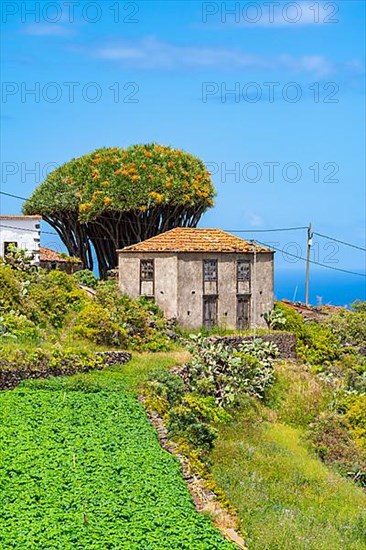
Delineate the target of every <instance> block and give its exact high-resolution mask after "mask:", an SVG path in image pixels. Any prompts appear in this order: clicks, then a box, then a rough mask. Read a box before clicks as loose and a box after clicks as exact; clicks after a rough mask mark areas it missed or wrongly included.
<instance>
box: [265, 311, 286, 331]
mask: <svg viewBox="0 0 366 550" xmlns="http://www.w3.org/2000/svg"><path fill="white" fill-rule="evenodd" d="M262 317H263V319H264V320H265V322H266V323H267V326H268V328H269V329H271V330H276V329H278V330H279V329H283V328H284V327H285V326H286V324H287V321H286V317H285V316H284V314H283V312H282V311H281V310H279V309H275V308H273V309H271V310H270V311H266V312H265V313H263V314H262Z"/></svg>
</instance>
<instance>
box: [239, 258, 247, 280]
mask: <svg viewBox="0 0 366 550" xmlns="http://www.w3.org/2000/svg"><path fill="white" fill-rule="evenodd" d="M236 274H237V279H238V281H249V280H250V263H249V262H248V261H247V260H238V263H237V272H236Z"/></svg>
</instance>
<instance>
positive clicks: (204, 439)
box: [168, 394, 231, 451]
mask: <svg viewBox="0 0 366 550" xmlns="http://www.w3.org/2000/svg"><path fill="white" fill-rule="evenodd" d="M230 418H231V417H230V415H229V414H227V413H225V411H224V410H223V409H221V408H220V407H218V406H217V404H216V402H215V399H214V398H213V397H202V396H200V395H193V394H187V395H185V396H184V398H183V399H182V401H181V402H180V403H179V405H177V406H175V407H173V408H172V409H171V410H170V411H169V413H168V431H169V434H170V435H172V436H173V437H178V438H179V437H184V438H185V439H186V440H187V441H188V443H190V444H191V445H192V446H193V447H199V448H200V449H202V450H204V451H210V450H211V449H212V448H213V443H214V441H215V439H216V437H217V430H216V428H214V427H213V426H212V423H213V422H226V421H228V420H229V419H230Z"/></svg>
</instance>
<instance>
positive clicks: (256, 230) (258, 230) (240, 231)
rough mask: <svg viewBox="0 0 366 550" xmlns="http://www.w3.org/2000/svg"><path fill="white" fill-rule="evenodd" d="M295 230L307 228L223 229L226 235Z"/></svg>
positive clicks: (305, 227)
mask: <svg viewBox="0 0 366 550" xmlns="http://www.w3.org/2000/svg"><path fill="white" fill-rule="evenodd" d="M297 229H307V226H302V227H282V228H279V229H224V231H227V232H228V233H270V232H272V231H296V230H297Z"/></svg>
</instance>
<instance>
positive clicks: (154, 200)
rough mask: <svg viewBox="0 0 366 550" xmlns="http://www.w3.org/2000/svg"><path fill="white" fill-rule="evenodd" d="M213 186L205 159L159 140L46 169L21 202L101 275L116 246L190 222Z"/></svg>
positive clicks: (200, 211) (109, 266)
mask: <svg viewBox="0 0 366 550" xmlns="http://www.w3.org/2000/svg"><path fill="white" fill-rule="evenodd" d="M214 196H215V189H214V186H213V184H212V181H211V177H210V174H209V172H208V171H207V169H206V167H205V166H204V164H203V162H202V161H201V160H200V159H198V158H197V157H195V156H193V155H191V154H189V153H186V152H184V151H181V150H178V149H173V148H171V147H165V146H161V145H157V144H149V145H133V146H131V147H128V148H127V149H120V148H103V149H98V150H96V151H94V152H93V153H90V154H88V155H85V156H82V157H79V158H76V159H73V160H71V161H70V162H67V163H66V164H64V165H63V166H60V167H59V168H57V169H56V170H54V171H53V172H51V173H50V174H49V175H48V177H47V178H46V180H45V181H44V182H43V183H41V184H40V185H39V186H38V187H37V188H36V189H35V191H34V192H33V193H32V195H31V196H30V198H29V199H28V200H27V201H26V202H25V204H24V207H23V212H24V214H40V215H41V216H42V217H43V219H44V220H45V221H47V222H48V223H49V224H50V225H51V226H52V227H53V228H54V229H55V230H56V231H57V233H58V234H59V236H60V238H61V240H62V241H63V242H64V244H65V246H66V247H67V250H68V252H69V254H70V255H71V256H76V257H78V258H80V259H81V261H82V263H83V266H84V268H86V269H90V270H92V269H93V267H94V264H93V257H94V254H93V249H94V250H95V256H96V258H97V262H98V267H99V273H100V276H101V277H105V276H106V274H107V272H108V271H109V270H110V269H113V268H115V267H116V265H117V261H118V259H117V253H116V251H117V249H119V248H123V247H125V246H128V245H131V244H135V243H137V242H140V241H142V240H145V239H147V238H149V237H153V236H154V235H157V234H159V233H162V232H164V231H167V230H169V229H172V228H174V227H196V225H197V224H198V222H199V220H200V218H201V216H202V214H203V213H204V212H205V210H207V208H209V207H210V206H212V205H213V199H214Z"/></svg>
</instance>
